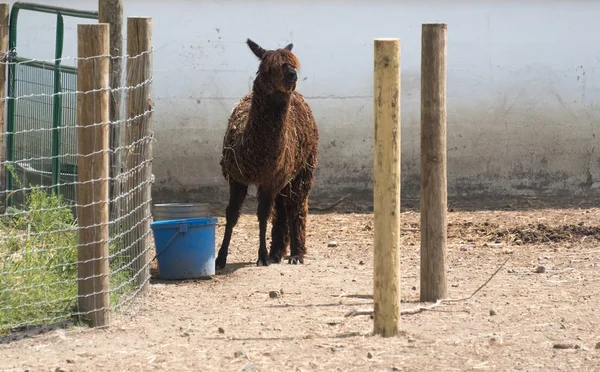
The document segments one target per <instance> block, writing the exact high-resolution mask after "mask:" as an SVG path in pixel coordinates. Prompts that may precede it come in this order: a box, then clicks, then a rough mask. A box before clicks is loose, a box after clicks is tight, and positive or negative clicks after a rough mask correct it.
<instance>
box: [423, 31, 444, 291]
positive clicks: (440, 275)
mask: <svg viewBox="0 0 600 372" xmlns="http://www.w3.org/2000/svg"><path fill="white" fill-rule="evenodd" d="M446 30H447V27H446V24H424V25H423V26H422V40H421V43H422V45H421V301H422V302H435V301H437V300H439V299H442V298H447V297H448V290H447V285H446V239H447V226H448V224H447V216H446V215H447V180H446V51H447V48H446V39H447V35H446Z"/></svg>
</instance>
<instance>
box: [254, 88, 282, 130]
mask: <svg viewBox="0 0 600 372" xmlns="http://www.w3.org/2000/svg"><path fill="white" fill-rule="evenodd" d="M291 98H292V94H291V93H283V92H275V93H271V94H267V93H266V92H264V91H261V89H260V88H257V87H256V86H255V87H254V89H253V97H252V106H251V109H250V118H249V119H250V120H249V123H251V125H252V126H253V128H252V129H253V130H255V131H258V132H261V133H263V134H265V135H266V138H270V139H271V140H279V139H281V137H282V136H283V135H284V129H285V128H284V126H285V121H286V116H287V114H288V109H289V106H290V102H291Z"/></svg>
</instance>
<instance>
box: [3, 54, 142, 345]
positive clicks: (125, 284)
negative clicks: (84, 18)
mask: <svg viewBox="0 0 600 372" xmlns="http://www.w3.org/2000/svg"><path fill="white" fill-rule="evenodd" d="M15 52H16V51H15V50H12V51H11V53H15ZM103 57H105V58H123V59H124V60H123V62H124V63H123V66H124V73H125V74H126V76H144V80H143V81H140V82H136V83H135V84H131V85H129V86H128V85H126V84H125V85H123V86H120V87H110V88H109V91H110V94H111V95H114V96H117V97H121V98H122V99H123V100H127V103H128V104H129V105H121V106H123V109H122V110H121V114H120V119H118V120H113V121H110V122H109V123H95V124H93V125H94V126H104V127H106V126H108V130H111V129H112V128H116V129H117V130H118V131H119V132H120V133H121V134H122V135H121V136H120V137H119V138H120V143H118V144H117V145H116V146H114V147H113V148H110V149H107V150H106V152H107V153H109V154H116V155H118V157H119V158H122V159H124V160H123V162H122V163H121V164H120V166H119V167H118V168H116V171H115V172H114V175H113V176H112V177H109V179H104V180H102V179H94V180H91V181H82V180H81V177H79V176H78V173H79V172H78V171H77V164H78V162H79V161H80V160H81V158H82V157H87V156H94V155H95V154H86V155H82V154H81V151H80V150H78V133H80V132H78V126H77V102H78V96H79V95H85V94H94V93H95V92H97V91H77V68H66V67H65V68H61V69H60V70H59V72H58V73H59V74H60V84H61V87H62V91H61V92H59V93H55V92H54V91H53V87H54V84H53V82H54V78H55V76H54V74H55V73H56V72H55V70H54V67H55V65H54V62H55V61H46V62H42V61H36V60H14V59H12V60H11V59H8V62H4V63H5V64H7V65H9V66H7V68H8V67H12V68H14V71H15V81H16V82H17V83H18V89H16V90H14V92H15V95H14V96H13V97H7V98H5V99H4V101H5V102H6V103H8V101H10V100H13V103H14V110H15V111H14V114H15V121H14V126H13V130H12V131H10V132H8V131H7V132H5V133H3V136H4V139H5V140H6V138H8V137H10V136H12V138H13V139H14V156H12V158H10V159H7V160H5V161H2V162H0V166H1V167H3V169H4V171H5V172H6V173H10V174H11V175H12V179H13V182H14V185H13V187H12V189H11V190H6V191H3V192H0V200H1V201H3V202H4V201H9V202H10V203H8V204H5V206H4V209H5V210H4V211H3V212H4V213H3V214H2V215H0V337H1V336H6V335H7V334H10V333H11V332H13V331H15V330H20V331H22V330H24V329H27V328H29V327H35V326H47V325H52V324H58V323H62V322H65V321H66V322H71V321H76V320H78V319H82V318H84V316H83V315H85V311H83V310H82V309H81V308H80V306H79V303H80V299H81V296H89V294H87V295H82V294H81V290H80V287H81V283H82V281H84V280H87V279H90V276H92V277H93V276H94V275H100V274H98V273H92V274H89V273H88V274H84V275H87V277H86V276H82V272H81V264H82V263H85V262H82V260H81V259H80V258H81V252H82V251H83V252H85V250H86V249H87V246H85V245H82V244H81V239H80V234H81V233H82V232H83V233H85V231H86V230H88V229H90V228H95V227H98V226H81V224H80V223H79V221H78V218H77V217H78V216H77V214H78V211H81V210H83V209H82V208H92V209H94V208H100V205H101V204H104V205H106V203H108V204H109V206H110V211H111V212H110V217H109V219H108V224H107V226H106V228H108V236H109V239H108V257H102V259H106V258H108V265H109V274H108V279H107V280H108V282H109V283H108V284H109V285H108V289H104V288H98V289H97V291H104V292H106V293H104V294H105V295H108V296H109V298H110V301H109V306H108V307H109V312H110V314H111V319H116V318H117V317H113V314H114V315H118V314H122V313H123V312H124V311H125V310H126V309H127V308H128V306H127V305H131V304H133V302H134V301H133V300H134V299H136V298H137V297H139V296H138V295H139V294H140V293H141V291H142V290H143V289H144V288H146V287H147V284H148V280H149V275H148V270H149V268H148V265H149V260H148V257H149V251H150V249H151V240H150V239H149V238H150V234H151V230H150V219H151V214H150V208H149V206H150V203H151V198H150V192H149V188H150V187H151V184H152V182H153V180H152V175H151V172H150V171H149V170H151V162H152V153H151V141H152V140H153V138H152V134H151V132H150V131H149V130H148V128H147V127H146V126H147V125H149V124H148V123H149V122H150V120H151V116H152V113H153V107H152V105H148V102H146V100H147V97H145V96H144V94H138V92H140V91H143V90H144V89H147V88H149V86H150V85H151V83H152V76H147V70H145V72H143V73H142V72H140V71H141V70H142V69H144V67H145V66H146V67H147V64H146V62H147V59H148V58H151V57H152V51H151V50H150V51H148V52H144V53H141V54H140V55H136V56H126V57H109V56H103ZM65 60H71V62H72V63H71V64H72V65H77V64H78V61H79V59H78V58H74V57H64V58H62V61H61V62H65ZM11 64H12V66H10V65H11ZM63 65H64V63H63ZM46 67H51V68H46ZM144 73H145V74H146V75H143V74H144ZM107 81H108V79H107ZM128 81H129V80H128ZM57 95H60V98H61V101H62V103H61V107H60V108H59V109H60V110H61V114H62V115H61V117H62V119H61V125H59V126H53V119H52V118H53V110H54V109H56V106H54V104H55V102H56V101H55V99H56V97H57ZM136 100H140V102H135V101H136ZM131 105H134V106H136V107H144V108H145V109H144V110H143V111H142V112H134V111H132V110H126V108H127V107H126V106H131ZM127 112H130V114H128V113H127ZM56 137H59V138H60V151H58V153H56V152H55V153H54V154H53V153H52V149H51V147H52V146H55V143H53V138H56ZM148 148H149V149H150V151H148ZM96 155H97V154H96ZM57 160H58V162H59V164H60V169H61V174H60V177H59V179H58V180H56V179H54V180H53V177H52V164H53V162H56V161H57ZM113 166H114V165H113ZM102 181H104V182H110V183H112V184H113V192H112V195H110V196H109V198H108V199H109V200H104V201H101V202H98V203H92V204H87V205H83V204H82V200H84V199H85V198H82V196H81V195H78V193H77V189H78V187H79V186H80V185H81V184H82V182H96V183H98V184H99V183H100V182H102ZM94 184H95V183H94ZM7 205H9V206H7ZM96 243H98V242H92V243H88V244H89V245H90V249H91V248H92V245H94V244H96ZM95 294H97V293H95ZM95 294H94V295H95ZM93 310H94V311H95V310H99V309H93ZM88 312H89V310H88Z"/></svg>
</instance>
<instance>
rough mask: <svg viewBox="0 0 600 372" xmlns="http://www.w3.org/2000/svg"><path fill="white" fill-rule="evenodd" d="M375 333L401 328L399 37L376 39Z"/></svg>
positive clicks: (387, 333) (385, 332)
mask: <svg viewBox="0 0 600 372" xmlns="http://www.w3.org/2000/svg"><path fill="white" fill-rule="evenodd" d="M374 98H375V154H374V157H375V159H374V160H375V163H374V182H375V184H374V190H373V191H374V215H375V222H374V225H375V227H374V238H375V246H374V250H375V252H374V253H375V259H374V280H373V283H374V291H373V293H374V302H375V307H374V315H373V319H374V333H375V334H381V335H382V336H384V337H390V336H394V335H396V334H398V331H399V329H400V40H398V39H375V91H374Z"/></svg>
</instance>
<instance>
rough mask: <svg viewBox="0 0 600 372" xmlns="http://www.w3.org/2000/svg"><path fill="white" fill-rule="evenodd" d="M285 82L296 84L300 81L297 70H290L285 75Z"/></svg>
mask: <svg viewBox="0 0 600 372" xmlns="http://www.w3.org/2000/svg"><path fill="white" fill-rule="evenodd" d="M285 81H287V82H288V83H295V82H296V81H298V74H297V73H296V70H289V71H287V72H286V73H285Z"/></svg>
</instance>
